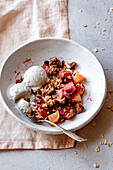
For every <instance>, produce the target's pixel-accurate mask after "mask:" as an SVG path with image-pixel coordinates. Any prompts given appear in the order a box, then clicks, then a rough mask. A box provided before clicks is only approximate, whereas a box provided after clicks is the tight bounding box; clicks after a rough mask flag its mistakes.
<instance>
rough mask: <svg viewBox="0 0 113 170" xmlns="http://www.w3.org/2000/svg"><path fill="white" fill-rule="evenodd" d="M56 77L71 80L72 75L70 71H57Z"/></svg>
mask: <svg viewBox="0 0 113 170" xmlns="http://www.w3.org/2000/svg"><path fill="white" fill-rule="evenodd" d="M58 75H59V77H60V78H68V79H72V74H71V72H70V71H65V70H63V71H59V73H58Z"/></svg>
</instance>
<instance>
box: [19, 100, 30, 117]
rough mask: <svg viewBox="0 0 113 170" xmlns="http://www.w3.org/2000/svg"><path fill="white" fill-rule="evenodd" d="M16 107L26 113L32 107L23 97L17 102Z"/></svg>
mask: <svg viewBox="0 0 113 170" xmlns="http://www.w3.org/2000/svg"><path fill="white" fill-rule="evenodd" d="M17 106H18V108H19V109H20V111H21V112H22V113H28V114H30V113H31V111H32V108H31V106H30V103H29V102H27V101H26V100H24V99H23V98H22V99H21V100H20V101H19V102H18V104H17Z"/></svg>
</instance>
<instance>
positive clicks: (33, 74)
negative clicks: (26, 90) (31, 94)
mask: <svg viewBox="0 0 113 170" xmlns="http://www.w3.org/2000/svg"><path fill="white" fill-rule="evenodd" d="M46 81H47V74H46V71H45V70H44V69H43V68H42V67H41V66H32V67H30V68H29V69H28V70H27V71H26V72H25V73H24V79H23V83H24V84H25V85H26V86H29V87H32V88H34V87H35V88H37V89H39V88H40V87H41V86H42V84H43V83H45V82H46Z"/></svg>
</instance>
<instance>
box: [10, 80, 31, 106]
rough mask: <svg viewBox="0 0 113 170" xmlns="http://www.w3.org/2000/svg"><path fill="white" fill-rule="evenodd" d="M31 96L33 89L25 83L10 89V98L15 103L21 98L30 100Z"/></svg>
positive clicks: (12, 86)
mask: <svg viewBox="0 0 113 170" xmlns="http://www.w3.org/2000/svg"><path fill="white" fill-rule="evenodd" d="M30 95H31V89H30V88H29V87H27V86H25V84H23V83H17V84H14V85H11V86H10V87H9V88H8V97H9V99H10V100H11V101H13V102H14V103H15V102H16V100H19V99H21V98H24V97H25V98H28V97H29V96H30Z"/></svg>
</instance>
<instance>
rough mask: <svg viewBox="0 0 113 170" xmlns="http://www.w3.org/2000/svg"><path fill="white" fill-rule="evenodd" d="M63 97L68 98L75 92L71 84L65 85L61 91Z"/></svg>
mask: <svg viewBox="0 0 113 170" xmlns="http://www.w3.org/2000/svg"><path fill="white" fill-rule="evenodd" d="M61 90H62V91H63V95H64V96H65V97H68V96H69V95H71V94H73V93H74V91H75V90H76V88H75V86H74V84H73V82H70V83H67V84H66V85H65V86H64V87H63V88H62V89H61Z"/></svg>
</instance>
